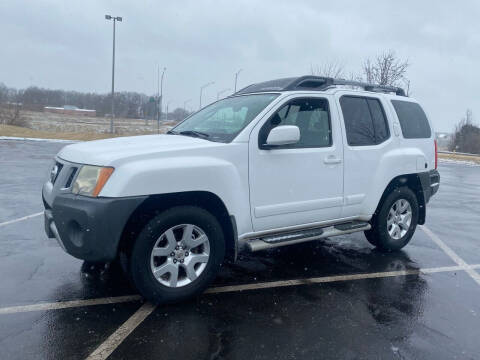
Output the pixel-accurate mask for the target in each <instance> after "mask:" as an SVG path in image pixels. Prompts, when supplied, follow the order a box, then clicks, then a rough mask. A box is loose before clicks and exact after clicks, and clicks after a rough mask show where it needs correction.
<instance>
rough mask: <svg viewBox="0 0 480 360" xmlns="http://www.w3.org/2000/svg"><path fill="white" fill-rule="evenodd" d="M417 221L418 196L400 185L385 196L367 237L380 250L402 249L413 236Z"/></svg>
mask: <svg viewBox="0 0 480 360" xmlns="http://www.w3.org/2000/svg"><path fill="white" fill-rule="evenodd" d="M417 223H418V201H417V197H416V196H415V194H414V193H413V192H412V190H410V189H409V188H408V187H405V186H404V187H400V188H397V189H395V190H394V191H393V192H391V193H390V194H389V195H388V196H387V197H386V198H385V200H384V201H383V203H382V205H381V207H380V210H379V211H378V213H377V214H376V215H375V216H374V218H373V221H372V229H371V230H368V231H365V237H366V238H367V240H368V241H369V242H370V243H371V244H372V245H374V246H376V247H377V248H378V249H379V250H382V251H396V250H400V249H401V248H403V247H404V246H405V245H407V244H408V242H409V241H410V239H411V238H412V236H413V233H414V232H415V229H416V227H417Z"/></svg>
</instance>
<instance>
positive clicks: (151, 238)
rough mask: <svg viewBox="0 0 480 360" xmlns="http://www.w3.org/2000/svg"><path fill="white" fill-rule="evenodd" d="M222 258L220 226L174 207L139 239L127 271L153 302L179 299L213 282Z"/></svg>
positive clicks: (197, 211)
mask: <svg viewBox="0 0 480 360" xmlns="http://www.w3.org/2000/svg"><path fill="white" fill-rule="evenodd" d="M224 255H225V241H224V236H223V231H222V227H221V225H220V224H219V222H218V220H217V219H216V218H215V217H214V216H213V215H212V214H211V213H209V212H208V211H206V210H204V209H201V208H198V207H194V206H178V207H174V208H171V209H169V210H166V211H164V212H163V213H161V214H159V215H157V216H156V217H154V218H153V219H152V220H151V221H150V222H149V223H148V224H147V225H146V226H145V228H144V229H143V231H142V232H141V233H140V235H139V237H138V238H137V240H136V242H135V244H134V246H133V250H132V254H131V262H130V263H131V267H130V273H131V276H132V279H133V282H134V284H135V286H136V287H137V289H138V290H139V291H140V293H141V294H142V295H143V296H144V297H145V298H147V299H148V300H150V301H151V302H153V303H169V302H176V301H180V300H183V299H185V298H188V297H191V296H193V295H195V294H198V293H200V292H202V291H203V290H204V289H205V288H206V287H207V286H208V285H209V284H210V283H211V282H212V281H213V279H215V277H216V275H217V273H218V270H219V268H220V266H221V264H222V262H223V258H224Z"/></svg>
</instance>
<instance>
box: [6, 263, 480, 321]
mask: <svg viewBox="0 0 480 360" xmlns="http://www.w3.org/2000/svg"><path fill="white" fill-rule="evenodd" d="M470 269H480V264H476V265H465V266H460V265H459V266H443V267H433V268H424V269H418V270H400V271H384V272H376V273H365V274H351V275H335V276H322V277H315V278H307V279H293V280H281V281H269V282H262V283H254V284H242V285H228V286H217V287H212V288H209V289H207V290H206V291H205V292H204V293H205V294H219V293H227V292H236V291H245V290H257V289H270V288H276V287H286V286H299V285H309V284H320V283H331V282H339V281H353V280H363V279H378V278H388V277H394V276H407V275H419V274H431V273H440V272H453V271H467V270H470ZM141 299H142V297H141V296H140V295H126V296H115V297H106V298H97V299H86V300H70V301H59V302H51V303H40V304H31V305H18V306H9V307H4V308H0V315H2V314H15V313H23V312H30V311H46V310H58V309H67V308H75V307H82V306H93V305H105V304H118V303H124V302H131V301H139V300H141Z"/></svg>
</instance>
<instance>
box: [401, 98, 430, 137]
mask: <svg viewBox="0 0 480 360" xmlns="http://www.w3.org/2000/svg"><path fill="white" fill-rule="evenodd" d="M392 105H393V107H394V108H395V112H396V113H397V116H398V120H399V121H400V127H401V128H402V133H403V137H404V138H406V139H424V138H429V137H430V136H431V135H432V131H431V130H430V125H429V124H428V120H427V116H426V115H425V112H424V111H423V109H422V107H421V106H420V105H419V104H417V103H413V102H409V101H401V100H392Z"/></svg>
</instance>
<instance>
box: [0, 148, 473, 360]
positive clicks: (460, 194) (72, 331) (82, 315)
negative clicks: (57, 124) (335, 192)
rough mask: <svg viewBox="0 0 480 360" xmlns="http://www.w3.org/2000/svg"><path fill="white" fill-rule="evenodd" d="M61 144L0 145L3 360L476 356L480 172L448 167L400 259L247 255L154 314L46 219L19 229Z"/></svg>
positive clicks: (337, 245) (319, 248)
mask: <svg viewBox="0 0 480 360" xmlns="http://www.w3.org/2000/svg"><path fill="white" fill-rule="evenodd" d="M64 145H65V144H58V143H49V142H28V141H0V204H1V206H0V274H2V276H1V277H0V349H2V351H3V353H2V356H0V357H2V358H3V357H5V358H9V359H10V358H12V359H15V358H18V359H37V358H38V359H46V358H69V359H82V358H85V357H87V356H88V355H90V354H92V353H93V354H94V356H93V358H95V359H102V358H105V357H106V356H108V355H110V358H112V359H117V358H118V359H125V358H136V359H140V358H142V359H143V358H145V359H150V358H152V359H153V358H162V359H169V358H179V357H180V358H183V359H198V358H210V359H216V358H233V359H236V358H238V359H244V358H247V357H250V358H252V359H257V358H258V359H263V358H265V359H270V358H285V359H289V358H298V359H302V358H305V359H311V358H356V359H357V358H407V359H409V358H431V359H439V358H459V359H469V358H476V357H478V353H479V352H480V344H478V329H479V328H480V327H479V326H480V301H478V299H479V297H480V282H479V283H477V282H476V281H477V280H478V279H477V280H476V279H475V276H476V275H475V274H477V275H478V271H480V266H479V267H477V269H474V267H475V265H479V264H480V255H479V254H480V251H479V250H480V245H479V243H478V241H479V240H478V232H479V230H480V225H479V224H480V218H479V216H480V208H479V206H480V205H479V201H478V200H480V199H479V197H480V167H467V166H465V165H456V164H440V168H439V170H440V173H441V176H442V180H441V186H440V190H439V192H438V194H437V195H436V196H435V197H434V198H433V199H432V201H431V203H430V204H429V207H428V210H427V219H428V220H427V224H426V227H425V228H423V229H420V228H419V229H417V232H416V233H415V236H414V238H413V239H412V242H411V243H410V244H409V245H408V246H407V247H406V248H405V249H404V250H403V251H401V252H398V253H392V254H381V253H378V252H377V251H376V250H375V249H374V248H372V247H371V246H370V245H369V244H368V242H367V241H366V240H365V239H364V237H363V235H362V234H352V235H348V236H342V237H337V238H332V239H324V240H322V241H317V242H310V243H305V244H299V245H296V246H290V247H284V248H279V249H272V250H269V251H264V252H259V253H256V254H248V253H245V254H242V255H241V256H240V259H239V261H238V262H237V263H236V264H233V265H226V266H224V267H223V269H222V272H221V274H220V276H219V277H218V279H217V280H216V282H215V284H214V285H213V287H212V288H211V289H210V290H208V291H207V293H206V294H203V295H201V296H199V297H198V298H196V299H192V300H191V301H188V302H185V303H182V304H177V305H169V306H160V307H157V308H156V309H154V310H153V308H151V309H148V305H142V301H141V300H140V299H139V296H138V295H137V294H136V292H135V290H134V289H132V288H131V287H130V286H129V284H128V283H127V282H126V281H125V279H124V278H123V276H122V275H121V273H120V272H119V271H118V269H116V268H115V267H113V268H111V269H107V270H105V269H97V268H94V269H90V268H85V266H83V268H82V265H83V263H82V262H81V261H79V260H76V259H74V258H72V257H70V256H69V255H67V254H65V253H64V252H63V251H62V250H61V249H60V248H59V247H58V245H57V244H56V243H55V241H54V240H52V239H47V238H46V236H45V235H44V231H43V218H42V217H41V216H34V217H31V218H27V219H22V218H23V217H24V216H27V215H31V214H38V213H39V212H41V211H42V202H41V197H40V189H41V185H42V183H43V181H44V179H45V177H46V174H47V173H48V169H49V166H50V164H51V161H52V157H53V155H54V154H55V153H56V152H57V151H58V150H59V149H60V148H61V147H62V146H64ZM17 219H22V220H19V221H15V220H17ZM12 220H13V221H14V222H11V221H12ZM2 224H3V225H2ZM471 265H473V266H474V267H473V268H471V267H469V266H471ZM112 302H113V303H112ZM146 306H147V307H146ZM152 310H153V312H152V313H151V314H150V312H151V311H152Z"/></svg>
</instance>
